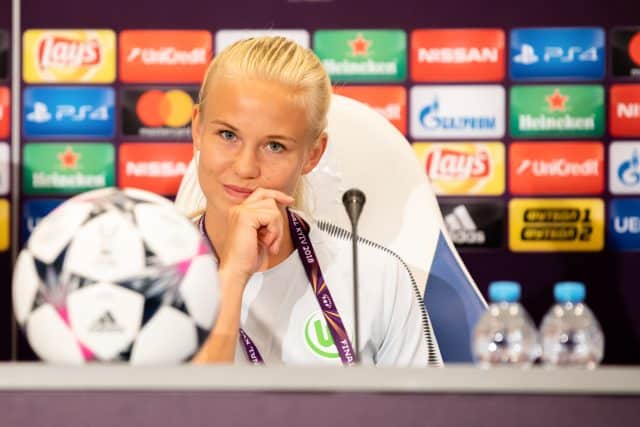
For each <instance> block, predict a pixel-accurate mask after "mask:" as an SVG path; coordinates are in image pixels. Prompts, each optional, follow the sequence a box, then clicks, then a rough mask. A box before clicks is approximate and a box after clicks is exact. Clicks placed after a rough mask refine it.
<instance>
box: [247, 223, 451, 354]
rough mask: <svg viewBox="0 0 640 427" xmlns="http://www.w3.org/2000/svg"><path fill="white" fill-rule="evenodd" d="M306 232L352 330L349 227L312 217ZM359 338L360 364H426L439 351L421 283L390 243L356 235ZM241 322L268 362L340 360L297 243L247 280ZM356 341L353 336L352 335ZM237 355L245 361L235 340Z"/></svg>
mask: <svg viewBox="0 0 640 427" xmlns="http://www.w3.org/2000/svg"><path fill="white" fill-rule="evenodd" d="M309 237H310V240H311V243H312V244H313V248H314V250H315V252H316V255H317V258H318V260H319V264H320V268H321V271H322V274H323V276H324V279H325V282H326V283H327V285H328V287H329V290H330V292H331V296H332V297H333V300H334V302H335V304H336V306H337V309H338V312H339V313H340V316H341V318H342V322H343V324H344V326H345V329H346V330H347V333H348V335H349V337H350V338H351V337H353V335H354V326H353V318H354V315H353V313H354V310H353V279H352V248H351V235H350V233H349V232H347V231H346V230H343V229H341V228H338V227H336V226H334V225H331V224H327V223H323V222H318V223H317V224H314V225H312V227H311V231H310V235H309ZM358 263H359V278H358V279H359V288H360V289H359V299H360V307H359V310H360V324H359V328H360V339H361V342H360V343H358V347H359V349H360V358H361V363H362V364H363V365H379V366H427V365H436V366H437V365H440V364H441V363H442V359H441V356H440V352H439V350H438V346H437V343H436V340H435V336H434V335H433V333H432V331H431V327H430V322H429V317H428V315H427V313H426V311H425V309H424V305H423V304H422V301H421V298H420V295H419V292H418V288H417V287H416V284H415V281H414V280H413V277H412V276H411V273H410V272H409V270H408V269H407V267H406V266H405V265H404V263H403V262H402V260H401V259H400V258H399V257H398V256H397V255H395V254H394V253H393V252H391V251H390V250H388V249H386V248H384V247H382V246H380V245H377V244H375V243H372V242H368V241H366V240H364V239H361V240H360V241H359V247H358ZM240 325H241V328H242V329H243V330H244V331H245V332H246V333H247V335H249V337H250V338H251V339H252V341H253V342H254V344H255V345H256V347H257V348H258V350H259V352H260V354H261V355H262V358H263V359H264V362H265V364H266V365H278V364H288V365H336V366H338V365H341V364H342V362H341V360H340V357H339V355H338V352H337V350H336V347H335V345H334V344H333V339H332V337H331V334H330V332H329V328H328V327H327V325H326V322H325V320H324V317H323V315H322V311H321V309H320V306H319V304H318V301H317V299H316V296H315V294H314V292H313V289H312V288H311V285H310V284H309V280H308V278H307V275H306V273H305V269H304V266H303V264H302V262H301V260H300V258H299V255H298V252H297V250H295V249H294V251H293V252H292V253H291V255H290V256H289V257H288V258H287V259H286V260H284V261H283V262H282V263H280V264H278V265H277V266H275V267H273V268H271V269H269V270H267V271H264V272H258V273H255V274H254V275H253V276H252V277H251V279H250V280H249V282H248V283H247V286H246V289H245V292H244V297H243V302H242V311H241V317H240ZM351 342H352V345H353V339H351ZM235 361H236V363H238V364H249V363H250V362H249V360H248V358H247V355H246V351H245V347H244V345H243V344H242V343H240V342H239V343H238V346H237V350H236V357H235Z"/></svg>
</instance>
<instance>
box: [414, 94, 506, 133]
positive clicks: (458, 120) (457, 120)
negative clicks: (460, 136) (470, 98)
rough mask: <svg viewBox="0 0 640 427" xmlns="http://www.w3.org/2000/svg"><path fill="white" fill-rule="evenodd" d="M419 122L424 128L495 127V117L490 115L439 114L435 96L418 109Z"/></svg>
mask: <svg viewBox="0 0 640 427" xmlns="http://www.w3.org/2000/svg"><path fill="white" fill-rule="evenodd" d="M420 123H422V126H423V127H424V128H425V129H430V130H431V129H454V130H463V129H464V130H474V129H495V127H496V118H495V117H491V116H471V115H470V116H446V115H441V114H440V102H439V100H438V97H436V98H435V99H434V100H433V102H432V103H431V104H428V105H426V106H425V107H424V108H423V109H422V111H420Z"/></svg>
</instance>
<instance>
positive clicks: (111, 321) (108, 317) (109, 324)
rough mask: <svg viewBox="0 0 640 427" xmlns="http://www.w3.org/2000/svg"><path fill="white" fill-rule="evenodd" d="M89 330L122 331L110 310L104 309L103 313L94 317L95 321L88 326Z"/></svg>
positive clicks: (97, 331)
mask: <svg viewBox="0 0 640 427" xmlns="http://www.w3.org/2000/svg"><path fill="white" fill-rule="evenodd" d="M89 331H90V332H96V333H101V332H123V331H124V329H123V328H122V326H120V325H119V324H118V322H116V319H115V317H113V314H111V312H110V311H108V310H107V311H105V312H104V314H103V315H102V316H100V317H98V318H97V319H96V321H95V322H93V324H92V325H91V327H90V328H89Z"/></svg>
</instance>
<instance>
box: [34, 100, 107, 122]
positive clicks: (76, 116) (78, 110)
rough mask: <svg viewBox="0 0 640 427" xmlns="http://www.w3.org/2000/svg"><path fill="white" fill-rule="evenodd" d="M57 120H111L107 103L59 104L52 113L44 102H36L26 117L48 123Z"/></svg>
mask: <svg viewBox="0 0 640 427" xmlns="http://www.w3.org/2000/svg"><path fill="white" fill-rule="evenodd" d="M54 117H55V120H57V121H61V120H71V121H74V122H80V121H84V120H100V121H106V120H110V117H109V109H108V107H107V106H106V105H100V106H93V105H78V106H76V105H69V104H62V105H57V106H56V108H55V112H54V113H53V114H52V113H51V112H50V111H49V108H48V107H47V104H45V103H44V102H34V104H33V111H31V112H30V113H27V116H26V119H27V120H28V121H30V122H34V123H46V122H49V121H51V120H52V119H53V118H54Z"/></svg>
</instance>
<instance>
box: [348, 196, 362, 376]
mask: <svg viewBox="0 0 640 427" xmlns="http://www.w3.org/2000/svg"><path fill="white" fill-rule="evenodd" d="M365 201H366V197H364V193H363V192H362V191H360V190H358V189H357V188H352V189H350V190H347V191H345V193H344V194H343V195H342V204H344V208H345V210H346V211H347V216H348V217H349V220H350V221H351V229H352V231H351V245H352V246H351V247H352V254H353V323H354V328H355V331H354V334H355V337H354V342H353V351H354V353H355V355H354V356H355V362H356V363H360V350H359V349H358V345H359V343H360V325H359V323H360V319H359V307H360V301H359V299H358V220H359V219H360V214H361V213H362V208H363V206H364V203H365Z"/></svg>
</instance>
